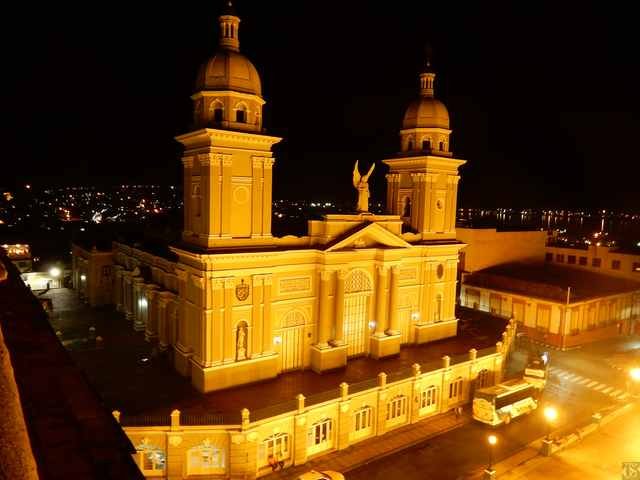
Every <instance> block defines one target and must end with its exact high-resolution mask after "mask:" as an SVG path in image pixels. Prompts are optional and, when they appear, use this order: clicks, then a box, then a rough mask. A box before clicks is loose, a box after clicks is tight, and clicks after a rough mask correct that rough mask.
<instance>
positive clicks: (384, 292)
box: [86, 12, 465, 392]
mask: <svg viewBox="0 0 640 480" xmlns="http://www.w3.org/2000/svg"><path fill="white" fill-rule="evenodd" d="M219 22H220V49H219V51H218V53H216V54H215V55H214V56H213V57H212V58H211V59H209V60H208V61H207V62H205V64H204V65H203V67H202V69H201V70H200V72H199V74H198V79H197V82H196V85H197V92H196V93H195V94H194V95H193V97H192V99H193V101H194V120H195V125H196V130H194V131H192V132H190V133H186V134H184V135H180V136H178V137H176V139H177V140H178V141H179V142H180V143H181V144H182V145H183V146H184V154H183V158H182V163H183V167H184V169H183V173H184V177H183V178H184V230H183V234H182V242H181V243H179V244H176V245H173V246H171V252H172V255H171V256H167V258H163V257H158V256H155V255H152V254H150V253H148V252H145V251H144V249H139V248H133V247H130V246H127V245H124V244H120V243H114V246H113V262H114V283H113V285H114V286H113V292H114V293H113V303H115V304H116V306H117V308H118V309H119V310H121V311H122V312H123V313H124V314H125V315H126V316H127V317H128V318H130V319H131V320H132V321H133V324H134V328H135V329H137V330H144V331H145V334H146V337H147V338H148V339H149V340H150V341H157V342H158V343H159V346H160V348H161V349H170V350H171V352H172V353H173V358H174V363H175V367H176V369H177V370H178V372H180V373H181V374H182V375H185V376H188V377H190V378H191V380H192V383H193V385H194V386H195V387H196V388H197V389H199V390H200V391H203V392H208V391H212V390H217V389H223V388H227V387H231V386H233V385H240V384H244V383H249V382H254V381H258V380H264V379H267V378H272V377H275V376H276V375H278V374H280V373H282V372H286V371H289V370H297V369H306V368H310V369H313V370H314V371H317V372H322V371H327V370H332V369H335V368H340V367H343V366H344V365H346V363H347V361H348V359H349V358H352V357H356V356H361V355H369V356H371V357H374V358H382V357H386V356H390V355H395V354H397V353H398V352H399V351H400V348H401V346H402V345H405V344H417V343H427V342H430V341H434V340H438V339H441V338H446V337H451V336H455V335H456V332H457V319H456V317H455V309H454V307H455V301H456V300H455V297H456V279H457V265H458V253H459V251H460V249H461V248H463V247H464V244H463V243H462V242H459V241H457V240H456V232H455V213H456V200H457V186H458V180H459V176H458V168H459V167H460V166H461V165H462V164H463V163H465V162H464V161H462V160H456V159H454V158H453V157H452V154H451V152H450V148H449V134H450V133H451V131H450V130H449V117H448V112H447V110H446V107H445V106H444V105H443V104H442V103H441V102H439V101H438V100H436V99H435V98H434V82H435V73H433V71H432V70H431V67H430V65H429V64H427V67H426V68H425V72H423V73H422V74H421V75H420V95H419V96H418V98H417V100H416V101H415V102H413V103H411V104H410V105H409V107H408V109H407V114H406V116H405V121H404V123H403V129H402V130H401V133H400V136H401V142H400V143H401V152H400V153H399V154H398V156H397V157H396V158H392V159H388V160H385V161H384V163H386V164H387V165H388V166H389V167H390V173H389V175H388V176H387V179H388V189H387V191H388V195H387V199H388V210H389V214H388V215H374V214H371V213H369V212H367V211H360V212H358V213H354V214H350V215H326V216H325V217H324V218H323V219H322V220H314V221H310V222H309V224H308V235H306V236H303V237H295V236H285V237H281V238H276V237H273V236H272V234H271V215H272V212H271V205H272V184H273V172H274V169H273V167H274V166H275V159H274V156H273V153H272V151H271V148H272V146H273V145H274V144H276V143H277V142H279V141H280V138H277V137H272V136H268V135H265V134H264V131H263V129H262V120H261V119H262V106H263V105H264V103H265V101H264V99H263V98H262V90H261V84H260V78H259V76H258V74H257V71H256V69H255V67H253V65H252V64H251V62H250V61H249V60H248V59H247V58H246V57H245V56H244V55H242V54H241V53H240V43H239V37H238V31H239V24H240V19H239V18H238V17H237V16H235V15H234V14H233V13H231V12H229V13H227V14H225V15H222V16H221V17H220V20H219ZM418 136H420V139H421V141H425V142H426V140H424V139H427V138H428V139H429V142H430V143H429V144H427V143H421V144H420V147H421V148H417V147H416V144H415V143H412V142H414V140H411V141H409V140H407V138H409V137H411V138H412V139H417V138H418ZM360 188H364V189H366V188H368V187H367V186H366V180H365V183H364V184H363V185H360ZM355 210H356V209H355V202H354V212H355ZM360 210H366V209H364V208H360ZM91 286H92V285H90V284H88V285H87V287H86V288H89V289H91Z"/></svg>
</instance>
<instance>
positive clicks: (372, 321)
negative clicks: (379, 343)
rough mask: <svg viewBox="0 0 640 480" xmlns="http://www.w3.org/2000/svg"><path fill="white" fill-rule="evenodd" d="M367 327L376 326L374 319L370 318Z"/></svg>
mask: <svg viewBox="0 0 640 480" xmlns="http://www.w3.org/2000/svg"><path fill="white" fill-rule="evenodd" d="M369 328H372V329H373V328H376V322H375V321H374V320H371V321H370V322H369Z"/></svg>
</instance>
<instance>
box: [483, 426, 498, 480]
mask: <svg viewBox="0 0 640 480" xmlns="http://www.w3.org/2000/svg"><path fill="white" fill-rule="evenodd" d="M497 443H498V437H496V436H495V435H493V434H491V435H488V436H487V444H488V445H489V466H488V467H487V468H485V470H484V476H483V477H482V478H483V480H492V479H494V478H496V471H495V470H494V469H493V448H494V447H495V446H496V444H497Z"/></svg>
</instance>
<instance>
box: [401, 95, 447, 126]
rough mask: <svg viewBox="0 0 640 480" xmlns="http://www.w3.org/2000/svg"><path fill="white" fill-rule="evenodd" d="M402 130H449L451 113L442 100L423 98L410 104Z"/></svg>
mask: <svg viewBox="0 0 640 480" xmlns="http://www.w3.org/2000/svg"><path fill="white" fill-rule="evenodd" d="M402 128H403V129H407V128H446V129H449V111H448V110H447V107H445V106H444V103H442V102H441V101H440V100H437V99H435V98H433V97H426V96H422V97H420V98H417V99H415V100H413V101H412V102H411V103H410V104H409V107H408V108H407V111H406V112H405V114H404V120H403V121H402Z"/></svg>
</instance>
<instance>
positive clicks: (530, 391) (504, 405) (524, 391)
mask: <svg viewBox="0 0 640 480" xmlns="http://www.w3.org/2000/svg"><path fill="white" fill-rule="evenodd" d="M538 395H539V390H538V389H537V388H536V387H535V386H534V385H532V384H531V383H529V382H528V381H526V380H524V379H515V380H509V381H507V382H503V383H500V384H498V385H494V386H492V387H487V388H480V389H478V390H476V392H475V394H474V397H473V418H475V419H476V420H478V421H479V422H482V423H487V424H489V425H500V424H503V423H504V424H508V423H509V422H511V420H512V419H513V418H515V417H519V416H520V415H525V414H527V413H529V412H532V411H533V410H535V409H536V408H538V400H537V399H538Z"/></svg>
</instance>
